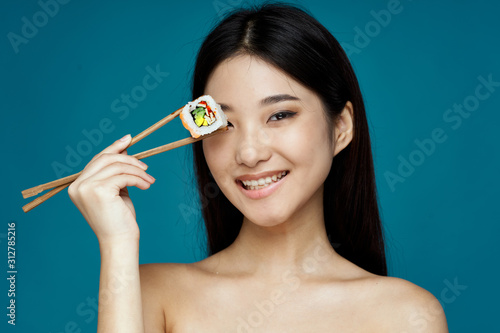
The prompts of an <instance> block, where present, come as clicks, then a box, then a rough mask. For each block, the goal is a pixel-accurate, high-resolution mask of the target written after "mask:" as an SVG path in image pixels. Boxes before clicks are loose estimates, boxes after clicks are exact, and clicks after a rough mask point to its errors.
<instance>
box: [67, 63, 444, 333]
mask: <svg viewBox="0 0 500 333" xmlns="http://www.w3.org/2000/svg"><path fill="white" fill-rule="evenodd" d="M205 93H207V94H209V95H211V96H212V97H214V99H215V100H216V101H217V102H218V103H220V104H221V105H223V109H224V111H225V113H226V115H227V116H228V120H229V122H230V129H229V131H227V132H225V133H223V134H220V135H217V136H214V137H210V138H207V139H205V140H203V149H204V153H205V158H206V160H207V163H208V166H209V168H210V171H211V173H212V175H213V177H214V179H215V181H216V182H217V184H218V185H219V187H220V189H221V191H222V192H223V193H224V195H226V197H227V198H228V199H229V200H230V201H231V202H232V203H233V204H234V205H235V206H236V207H237V208H238V209H239V210H240V211H241V212H242V213H243V215H244V220H243V225H242V228H241V231H240V233H239V235H238V237H237V239H236V240H235V241H234V243H233V244H231V245H230V246H229V247H228V248H227V249H225V250H223V251H220V252H219V253H217V254H215V255H213V256H210V257H208V258H206V259H204V260H201V261H199V262H195V263H191V264H173V263H167V264H143V265H138V254H139V251H138V240H139V229H138V227H137V222H136V221H135V212H134V209H133V206H132V203H131V201H130V198H129V197H128V193H127V192H126V191H125V189H126V186H137V187H139V188H142V189H147V188H149V186H150V184H151V183H153V182H154V179H151V178H149V177H148V174H147V173H146V172H145V167H144V166H142V165H141V164H140V163H139V161H137V160H136V159H135V158H133V157H131V156H128V155H126V154H125V153H124V152H123V149H124V148H125V147H126V146H127V144H128V142H129V141H128V140H129V139H127V140H126V141H124V142H121V141H117V142H115V143H114V144H113V145H111V146H110V147H108V148H106V150H105V151H103V152H102V153H100V154H98V155H97V156H96V157H95V158H94V159H93V160H92V161H91V162H90V163H89V164H88V165H87V167H86V168H85V170H84V172H83V173H82V175H81V176H80V177H79V178H78V179H77V181H75V183H73V184H72V185H71V186H70V189H69V192H70V197H71V198H72V200H73V202H74V203H75V204H76V205H77V207H78V208H79V209H80V211H81V212H82V214H83V215H84V217H85V218H86V219H87V221H88V222H89V225H90V226H91V227H92V229H93V230H94V232H95V233H96V235H97V237H98V239H99V244H100V247H101V256H102V266H101V280H100V298H101V295H102V302H101V300H100V303H99V317H98V331H99V332H285V331H286V332H401V333H403V332H408V333H409V332H431V333H441V332H448V329H447V324H446V318H445V315H444V312H443V309H442V307H441V305H440V304H439V302H438V301H437V300H436V298H435V297H434V296H433V295H432V294H431V293H429V292H427V291H426V290H424V289H422V288H420V287H418V286H416V285H414V284H412V283H410V282H408V281H405V280H402V279H399V278H393V277H382V276H377V275H374V274H372V273H369V272H367V271H365V270H363V269H361V268H360V267H358V266H356V265H354V264H352V263H351V262H349V261H347V260H345V259H344V258H343V257H341V256H340V255H338V254H337V253H336V252H335V249H334V248H332V246H331V245H330V243H329V241H328V238H327V236H326V232H325V227H324V219H323V214H322V212H323V183H324V180H325V179H326V177H327V175H328V172H329V170H330V167H331V164H332V161H333V159H334V157H335V155H337V154H338V153H339V152H340V151H342V149H344V148H345V147H346V146H347V145H348V144H349V143H350V142H351V140H352V138H353V135H354V129H353V107H352V104H351V103H350V102H348V103H346V106H345V108H344V110H343V111H342V113H341V115H340V116H339V118H338V119H337V121H336V122H335V124H334V125H335V128H334V131H333V133H332V136H331V137H330V136H329V131H328V127H327V126H328V122H327V121H326V118H325V117H326V116H325V113H324V111H323V107H322V104H321V102H320V99H319V97H318V96H317V95H316V94H315V93H314V92H313V91H311V90H309V89H307V88H306V87H304V86H302V85H301V84H300V83H298V82H297V81H295V80H293V79H292V78H291V77H289V76H288V75H286V74H285V73H283V72H282V71H280V70H279V69H277V68H275V67H273V66H271V65H270V64H268V63H266V62H264V61H262V60H259V59H258V58H255V57H251V56H248V55H239V56H236V57H233V58H230V59H228V60H226V61H224V62H223V63H221V64H220V65H219V66H218V67H217V68H216V69H215V70H214V72H213V73H212V75H211V76H210V78H209V80H208V83H207V87H206V90H205ZM270 96H274V98H271V99H270V98H269V97H270ZM276 96H280V98H277V97H276ZM283 96H288V97H287V98H283ZM268 171H270V172H275V171H276V172H278V171H280V172H281V171H286V172H287V175H286V177H285V178H283V179H282V180H281V181H280V182H279V183H278V184H279V186H278V187H276V190H275V191H273V192H272V193H271V194H270V195H267V196H265V197H261V198H254V197H251V196H248V195H246V194H245V193H246V192H245V190H243V189H242V188H241V184H240V183H239V182H238V179H239V178H241V177H247V178H248V177H251V176H252V175H257V174H262V173H263V172H264V173H265V172H268ZM80 178H81V179H80ZM90 207H91V208H90ZM119 274H123V275H124V276H126V278H122V280H123V281H125V283H124V284H125V285H126V288H121V289H120V288H115V289H119V290H115V291H113V292H109V291H108V292H107V290H110V289H113V288H112V287H111V286H112V285H113V283H114V282H115V284H116V276H119Z"/></svg>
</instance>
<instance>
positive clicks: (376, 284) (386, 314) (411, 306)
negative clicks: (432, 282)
mask: <svg viewBox="0 0 500 333" xmlns="http://www.w3.org/2000/svg"><path fill="white" fill-rule="evenodd" d="M366 283H367V284H368V285H371V286H372V287H373V290H374V293H373V294H372V296H373V297H372V299H373V300H374V302H373V304H372V305H374V306H376V309H377V310H376V311H375V312H374V315H375V318H376V320H377V321H378V322H379V323H380V322H384V324H385V325H384V326H386V327H387V328H388V329H389V330H390V331H395V332H407V333H417V332H428V333H445V332H448V326H447V323H446V317H445V314H444V311H443V308H442V306H441V304H440V303H439V301H438V300H437V299H436V297H434V295H432V294H431V293H430V292H429V291H427V290H425V289H424V288H421V287H419V286H417V285H416V284H414V283H411V282H409V281H406V280H404V279H400V278H396V277H387V276H372V277H370V278H368V279H367V280H366Z"/></svg>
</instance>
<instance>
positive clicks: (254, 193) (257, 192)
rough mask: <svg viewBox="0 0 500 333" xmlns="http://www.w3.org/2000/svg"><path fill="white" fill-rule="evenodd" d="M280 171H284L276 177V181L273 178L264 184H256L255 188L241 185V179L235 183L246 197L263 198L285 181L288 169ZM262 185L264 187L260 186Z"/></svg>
mask: <svg viewBox="0 0 500 333" xmlns="http://www.w3.org/2000/svg"><path fill="white" fill-rule="evenodd" d="M282 173H285V174H284V175H283V174H281V178H277V179H276V181H274V179H272V177H271V179H272V182H271V183H270V184H269V185H267V186H265V185H257V189H253V190H252V189H250V186H251V185H250V186H245V185H243V183H242V181H241V180H238V181H237V183H238V187H239V188H240V189H241V191H242V192H243V194H245V195H246V196H247V197H248V198H250V199H262V198H265V197H267V196H269V195H271V194H272V193H274V191H276V190H277V189H278V188H279V187H280V186H281V184H282V183H283V182H284V181H285V178H286V176H288V174H289V171H283V172H282ZM262 186H264V187H262ZM259 187H262V188H259Z"/></svg>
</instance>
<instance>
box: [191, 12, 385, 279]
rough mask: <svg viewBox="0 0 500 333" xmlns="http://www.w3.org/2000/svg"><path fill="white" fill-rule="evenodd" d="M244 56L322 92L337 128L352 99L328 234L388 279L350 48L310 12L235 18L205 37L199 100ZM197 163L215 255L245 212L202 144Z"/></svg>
mask: <svg viewBox="0 0 500 333" xmlns="http://www.w3.org/2000/svg"><path fill="white" fill-rule="evenodd" d="M237 54H249V55H252V56H256V57H259V58H261V59H263V60H265V61H267V62H268V63H270V64H272V65H274V66H276V67H278V68H280V69H281V70H283V71H284V72H285V73H287V74H288V75H290V76H291V77H293V78H294V79H295V80H297V81H298V82H300V83H301V84H303V85H304V86H306V87H308V88H309V89H311V90H312V91H314V92H316V93H317V94H318V96H319V97H320V98H321V100H322V102H323V105H324V109H325V112H326V113H327V115H328V118H329V119H330V120H331V124H332V126H330V128H331V130H333V124H334V122H335V120H336V119H337V117H338V115H339V114H340V112H341V111H342V110H343V108H344V106H345V104H346V102H347V101H351V103H352V105H353V109H354V111H353V112H354V137H353V139H352V141H351V143H350V144H349V145H348V146H347V147H346V148H344V149H343V150H342V151H341V152H340V153H338V154H337V155H336V156H335V158H334V159H333V164H332V168H331V170H330V173H329V175H328V177H327V179H326V181H325V187H324V200H323V204H324V219H325V227H326V232H327V234H328V237H329V240H330V242H331V244H332V246H333V247H334V248H335V249H336V251H337V253H339V254H340V255H342V256H343V257H344V258H346V259H348V260H350V261H351V262H353V263H354V264H356V265H358V266H360V267H362V268H363V269H365V270H367V271H369V272H372V273H375V274H379V275H387V266H386V258H385V248H384V238H383V232H382V225H381V221H380V216H379V209H378V200H377V193H376V185H375V174H374V169H373V159H372V152H371V144H370V136H369V129H368V124H367V120H366V114H365V107H364V103H363V98H362V96H361V91H360V89H359V84H358V81H357V79H356V76H355V74H354V71H353V69H352V66H351V64H350V62H349V59H348V58H347V56H346V54H345V52H344V50H343V49H342V48H341V46H340V44H339V43H338V41H337V40H336V39H335V38H334V37H333V36H332V34H331V33H330V32H329V31H328V30H327V29H326V28H325V27H324V26H323V25H321V24H320V23H319V22H318V21H317V20H316V19H314V18H313V17H312V16H311V15H309V14H308V13H306V12H305V11H304V10H302V9H299V8H297V7H294V6H291V5H284V4H265V5H262V6H260V7H256V8H250V9H240V10H237V11H235V12H233V13H231V14H230V15H228V16H227V17H226V18H225V19H224V20H223V21H222V22H221V23H219V24H218V25H217V26H216V27H215V28H214V29H213V30H212V31H211V32H210V33H209V35H208V36H207V37H206V39H205V41H204V42H203V44H202V46H201V48H200V50H199V53H198V56H197V60H196V66H195V70H194V75H193V86H192V94H193V99H195V98H197V97H199V96H201V95H203V94H204V90H205V86H206V83H207V80H208V78H209V76H210V74H211V73H212V71H213V70H214V69H215V67H216V66H217V65H218V64H220V63H221V62H222V61H224V60H226V59H228V58H230V57H233V56H235V55H237ZM193 152H194V164H195V168H196V173H197V181H198V191H199V195H200V197H201V198H203V199H204V202H203V204H202V207H203V208H202V212H203V218H204V221H205V227H206V232H207V242H208V254H209V255H211V254H214V253H217V252H218V251H221V250H223V249H225V248H226V247H228V246H229V245H230V244H231V243H232V242H233V241H234V240H235V239H236V237H237V235H238V233H239V230H240V228H241V225H242V221H243V216H242V214H241V213H240V212H239V211H238V210H237V209H236V208H235V207H234V206H233V205H232V204H231V202H229V200H228V199H227V198H226V196H225V195H224V194H223V193H222V192H221V191H220V190H219V189H218V188H216V192H217V193H218V194H217V195H215V196H213V197H212V198H210V199H207V198H206V196H205V194H204V193H205V192H206V190H207V186H211V187H213V186H215V187H217V184H216V183H215V181H214V179H213V178H212V176H211V174H210V170H209V169H208V165H207V163H206V160H205V157H204V154H203V148H202V144H201V142H197V143H195V144H194V145H193Z"/></svg>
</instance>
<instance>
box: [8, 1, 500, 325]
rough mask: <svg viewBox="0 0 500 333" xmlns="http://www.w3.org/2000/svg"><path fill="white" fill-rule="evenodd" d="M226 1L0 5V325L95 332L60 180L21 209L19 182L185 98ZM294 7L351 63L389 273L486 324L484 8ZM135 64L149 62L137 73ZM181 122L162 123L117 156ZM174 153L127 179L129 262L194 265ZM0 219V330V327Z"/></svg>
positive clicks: (495, 52) (490, 122)
mask: <svg viewBox="0 0 500 333" xmlns="http://www.w3.org/2000/svg"><path fill="white" fill-rule="evenodd" d="M242 3H243V1H242V0H216V1H212V0H206V1H201V0H199V1H166V0H164V1H152V0H149V1H120V2H113V1H95V0H87V1H74V0H73V1H68V0H65V1H63V0H60V1H59V2H56V1H55V0H41V1H34V0H33V1H11V0H4V1H2V2H1V4H0V34H1V39H0V40H1V42H0V45H1V47H0V55H1V65H0V66H1V73H0V74H1V81H0V82H1V83H0V84H1V86H0V88H1V89H0V92H1V99H0V105H1V131H0V133H1V134H0V135H1V137H0V142H1V145H2V148H1V155H2V163H1V164H0V172H1V173H0V174H1V175H2V183H3V185H4V186H3V190H2V193H1V196H2V199H1V205H2V207H1V219H0V249H1V250H0V262H1V265H0V266H1V267H2V273H1V276H3V277H4V278H2V281H3V282H2V283H0V295H1V297H0V299H1V302H0V304H1V307H0V308H1V309H3V310H1V313H0V318H1V323H0V327H1V329H0V330H1V331H2V332H6V331H9V332H11V331H12V332H34V331H36V332H52V333H59V332H95V330H96V326H97V318H96V314H97V312H96V310H95V306H94V305H93V302H94V301H95V299H96V298H97V293H98V283H99V265H100V258H99V248H98V243H97V241H96V238H95V236H94V234H93V232H92V230H91V229H90V227H89V226H88V225H87V223H86V221H85V220H84V219H83V217H82V216H81V215H80V213H79V211H78V210H77V209H76V207H75V206H74V205H73V204H72V203H71V201H70V199H69V197H68V195H67V191H66V190H65V191H64V192H61V193H59V194H57V195H56V196H55V197H53V198H51V199H50V200H48V201H47V202H45V203H44V204H42V205H41V206H39V207H37V208H35V209H34V210H33V211H31V212H29V213H24V212H23V211H22V209H21V207H22V206H23V205H24V204H26V203H27V202H28V201H29V199H23V198H22V196H21V190H23V189H26V188H29V187H32V186H35V185H38V184H40V183H44V182H47V181H50V180H53V179H56V178H59V177H62V176H66V175H69V174H70V173H76V172H78V171H80V170H81V169H83V167H84V166H85V164H86V163H87V162H88V161H89V160H90V158H91V157H92V156H93V155H94V154H96V153H98V152H99V151H100V150H102V149H104V148H105V147H106V146H108V145H109V144H111V143H112V142H113V141H114V140H116V139H118V138H120V137H122V136H123V135H125V134H127V133H131V134H132V135H135V134H137V133H139V132H140V131H142V130H143V129H145V128H147V127H148V126H150V125H151V124H153V123H154V122H156V121H158V120H159V119H161V118H163V117H164V116H165V115H166V114H168V113H170V112H172V111H173V110H175V109H177V108H178V107H180V106H182V105H183V104H185V103H186V101H188V100H189V99H190V92H189V83H190V75H191V73H192V68H193V62H194V58H195V53H196V50H197V48H198V47H199V45H200V43H201V41H202V39H203V37H204V36H205V35H206V33H207V32H208V30H209V29H210V28H211V27H212V26H213V24H214V23H216V22H217V21H218V20H219V19H220V17H221V15H223V14H224V13H225V12H226V11H227V10H229V9H231V8H233V7H236V6H239V5H240V4H242ZM254 3H258V2H254ZM295 3H299V4H302V5H303V6H305V8H307V9H308V10H309V11H310V12H311V13H312V14H313V15H314V16H315V17H316V18H318V19H319V21H320V22H322V23H323V24H324V25H325V26H326V27H327V28H328V29H330V31H331V32H332V33H333V34H334V35H335V36H336V37H337V39H338V40H339V41H340V42H342V45H343V46H344V48H345V49H346V51H347V52H348V53H349V57H350V59H351V61H352V63H353V66H354V68H355V71H356V73H357V75H358V79H359V81H360V85H361V89H362V92H363V94H364V98H365V102H366V108H367V115H368V120H369V124H370V130H371V134H372V141H373V151H374V159H375V166H376V177H377V185H378V191H379V195H380V206H381V211H382V217H383V221H384V223H385V229H386V233H387V244H388V254H389V263H390V272H391V275H394V276H398V277H402V278H405V279H408V280H410V281H412V282H414V283H416V284H418V285H420V286H422V287H424V288H426V289H427V290H429V291H431V292H432V293H433V294H434V295H435V296H436V297H437V298H438V299H439V300H440V301H441V302H442V304H443V306H444V308H445V312H446V314H447V319H448V323H449V327H450V330H451V331H453V332H472V331H475V332H486V331H488V332H490V331H493V330H494V329H495V328H496V329H497V328H498V324H497V318H496V316H497V315H498V313H499V310H500V306H499V302H498V300H499V296H500V292H499V288H498V275H499V269H498V261H499V257H500V256H499V254H500V251H499V250H498V247H497V246H496V245H495V244H494V241H495V239H497V238H498V236H499V231H500V228H499V222H500V218H499V217H500V216H499V210H498V200H499V198H500V196H499V193H498V188H499V185H500V182H499V177H498V175H497V172H498V169H499V168H498V165H499V163H498V162H499V149H498V147H497V144H498V142H499V140H498V138H497V133H498V131H499V130H500V128H499V124H500V116H499V111H500V109H499V106H500V86H499V85H500V84H499V82H500V66H499V60H500V47H499V39H498V32H499V31H500V23H499V22H500V21H499V20H498V13H499V10H500V4H498V3H497V2H495V1H451V0H442V1H439V2H437V1H430V0H429V1H424V0H419V1H411V0H401V1H396V0H383V1H322V0H311V1H307V2H305V1H303V2H295ZM388 14H389V15H388ZM151 71H153V72H155V71H156V72H157V73H159V74H157V75H156V80H150V81H148V82H147V83H148V84H146V85H145V84H144V82H143V80H144V78H145V77H146V76H147V75H148V73H150V72H151ZM146 86H147V88H148V89H146ZM125 95H130V96H132V97H131V98H130V101H129V102H128V104H127V102H126V101H125V100H124V99H123V98H124V96H125ZM125 98H126V97H125ZM187 134H188V133H187V131H185V130H184V129H183V127H182V126H181V125H180V123H179V122H178V121H174V122H172V123H170V124H168V125H167V126H166V127H164V128H163V129H160V130H158V131H157V132H155V133H154V134H152V135H151V136H150V137H148V138H146V139H145V140H143V141H141V142H140V143H138V144H137V145H136V146H134V147H132V148H130V149H129V154H130V153H136V152H140V151H143V150H145V149H149V148H152V147H156V146H158V145H161V144H164V143H167V142H170V141H173V140H176V139H179V138H182V137H185V136H186V135H187ZM89 137H91V138H92V140H91V139H89ZM189 151H190V150H189V149H188V148H180V149H176V150H175V151H171V152H167V153H164V154H160V155H157V156H154V157H150V158H148V159H146V162H147V163H148V164H149V166H150V168H149V170H148V172H150V173H151V174H152V175H153V176H155V177H156V179H157V181H156V183H155V184H154V185H152V187H151V188H150V189H149V190H147V191H141V190H138V189H135V188H134V189H131V191H130V192H131V196H132V198H133V201H134V204H135V206H136V210H137V212H138V213H137V214H138V223H139V225H140V229H141V245H140V246H141V247H140V262H141V263H149V262H192V261H195V260H199V259H201V256H202V251H201V245H200V244H201V241H202V234H201V233H200V230H201V229H200V225H199V223H198V222H199V218H200V216H199V214H197V213H196V210H195V209H194V208H196V206H195V205H194V201H193V199H192V198H193V195H194V190H193V181H192V174H191V173H190V171H189V170H190V165H191V164H190V155H189ZM9 222H15V231H16V234H15V236H16V243H15V250H16V253H15V254H16V259H15V260H16V262H15V264H16V267H15V269H16V270H17V274H16V284H15V292H16V295H15V301H16V312H15V314H16V325H15V326H12V325H10V324H8V323H7V320H8V319H9V318H8V317H7V313H8V311H9V309H7V306H8V305H9V303H8V302H9V301H10V299H12V297H9V296H8V290H9V287H10V283H9V281H8V280H7V279H6V278H7V277H8V275H9V274H8V273H7V271H8V270H9V268H8V267H7V264H8V262H7V260H8V253H7V233H8V230H7V229H8V223H9Z"/></svg>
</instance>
